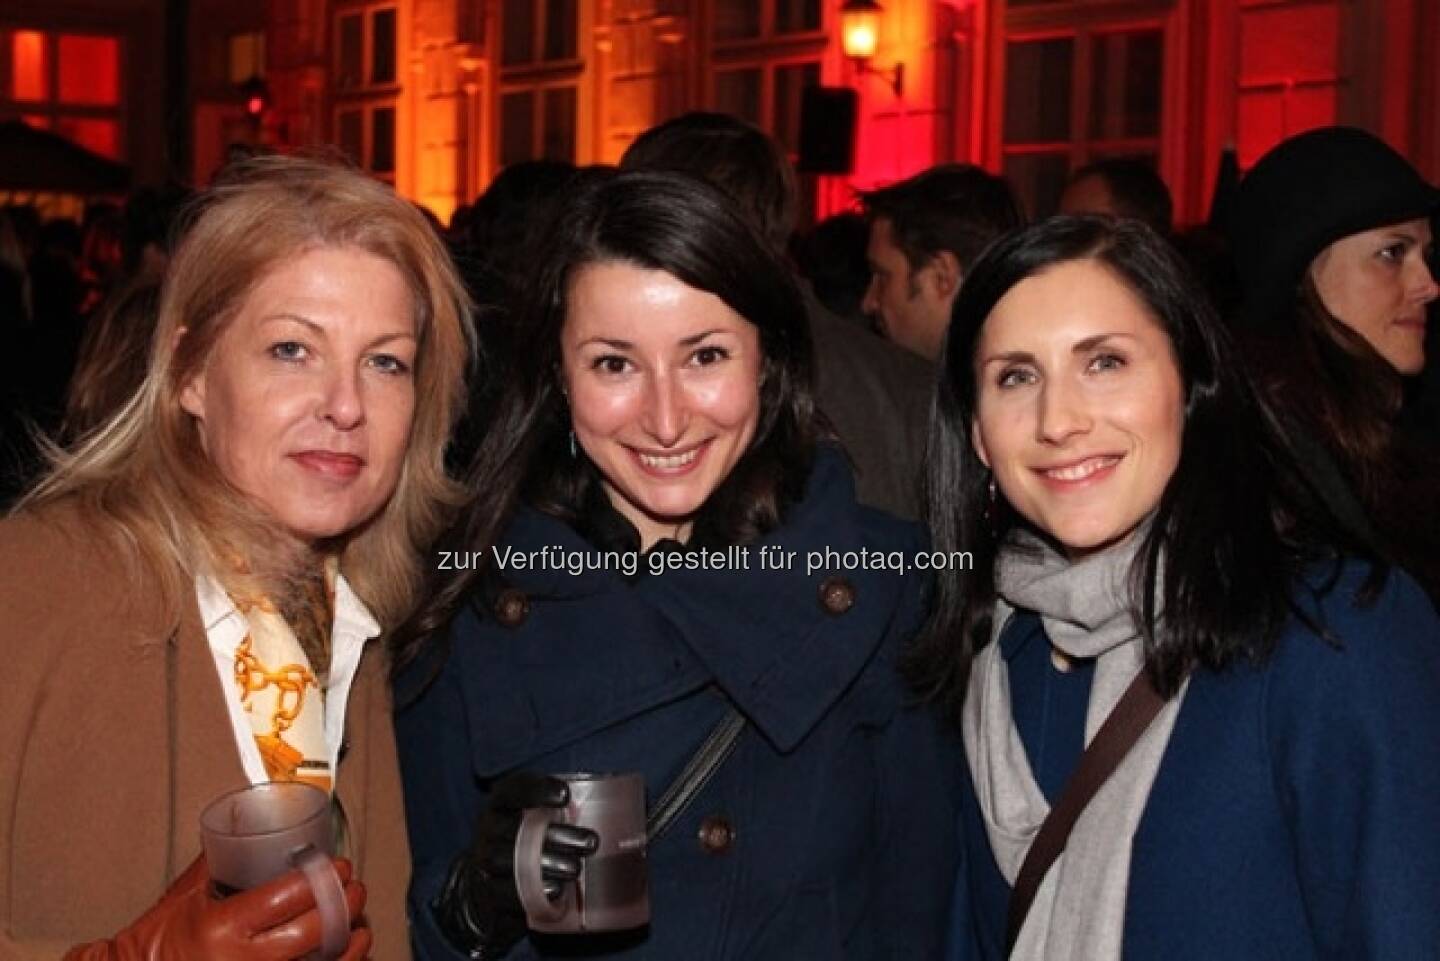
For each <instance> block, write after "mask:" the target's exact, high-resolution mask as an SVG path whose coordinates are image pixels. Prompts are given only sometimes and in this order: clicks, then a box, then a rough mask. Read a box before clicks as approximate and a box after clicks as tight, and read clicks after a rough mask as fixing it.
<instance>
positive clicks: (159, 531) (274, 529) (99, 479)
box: [17, 156, 474, 627]
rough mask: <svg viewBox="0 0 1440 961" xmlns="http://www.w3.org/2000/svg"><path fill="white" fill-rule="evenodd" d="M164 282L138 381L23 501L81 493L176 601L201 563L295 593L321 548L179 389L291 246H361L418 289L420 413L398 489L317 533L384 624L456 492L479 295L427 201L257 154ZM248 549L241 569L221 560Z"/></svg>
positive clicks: (310, 161) (192, 219) (343, 172)
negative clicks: (238, 464)
mask: <svg viewBox="0 0 1440 961" xmlns="http://www.w3.org/2000/svg"><path fill="white" fill-rule="evenodd" d="M188 219H189V223H190V226H189V229H188V230H187V231H186V233H185V235H184V239H183V240H182V241H181V243H180V245H179V247H178V249H177V250H176V252H175V256H174V259H173V260H172V262H171V265H170V268H169V270H168V272H167V275H166V278H165V281H164V285H163V287H162V289H161V293H160V305H159V315H158V318H157V321H156V330H155V336H154V338H153V340H152V342H151V351H150V362H149V366H148V369H147V372H146V374H145V378H144V380H143V382H142V383H141V385H140V387H139V389H138V390H137V391H136V392H135V393H134V394H133V395H132V396H131V397H130V399H129V400H128V401H127V402H126V403H125V404H124V405H123V406H122V407H120V409H119V410H118V411H116V412H115V413H114V414H113V415H111V416H110V417H109V418H108V419H107V420H105V421H104V422H103V423H102V424H101V425H100V426H99V427H97V428H96V429H94V430H93V431H91V432H90V433H88V434H87V435H86V436H85V437H84V438H82V439H81V440H80V441H79V442H78V443H77V445H76V446H74V447H73V448H70V449H58V448H52V449H51V450H50V451H49V454H50V460H51V467H50V471H49V473H48V474H47V475H46V476H45V477H44V478H42V479H41V481H40V482H39V483H38V484H37V485H36V487H35V488H34V489H33V490H31V492H30V493H29V494H28V495H27V496H26V497H25V498H24V499H23V500H22V501H21V503H20V505H19V507H18V508H17V510H27V509H34V508H37V507H40V506H42V505H46V504H50V503H53V502H55V501H58V500H60V499H62V498H67V497H75V498H79V499H80V500H81V501H82V502H83V503H84V504H85V505H86V506H87V507H88V508H90V509H91V511H92V512H93V513H94V514H95V515H96V516H98V517H99V518H101V521H102V527H101V529H100V530H99V531H97V533H98V534H100V536H102V537H105V538H107V539H109V540H110V541H113V542H114V543H115V544H116V545H117V546H119V547H120V548H122V549H123V550H125V551H126V552H128V553H129V554H130V555H131V557H133V558H134V559H136V560H138V561H139V562H140V564H141V565H143V568H142V569H144V570H147V571H148V572H149V573H151V574H152V575H153V576H154V577H155V578H156V579H157V580H158V582H159V586H160V588H161V589H162V591H163V596H164V598H165V601H166V602H167V604H168V605H169V606H170V609H171V610H172V612H173V611H178V609H179V608H178V605H179V604H181V603H182V602H183V599H184V598H185V597H186V596H187V595H188V594H189V592H191V591H192V590H193V578H194V576H195V574H196V573H197V572H202V571H204V572H208V573H212V574H213V575H214V576H216V577H217V578H218V579H220V580H221V581H222V583H224V584H225V586H226V587H227V588H230V589H232V590H234V589H237V588H238V589H245V590H248V589H257V588H258V589H260V590H263V591H265V592H266V593H270V594H272V596H280V597H283V596H286V595H287V594H288V593H289V592H290V590H291V587H292V585H293V584H294V582H295V581H296V580H297V579H298V578H300V577H302V576H303V575H304V574H306V573H308V572H309V571H311V570H313V566H312V565H313V562H314V554H313V551H314V549H313V548H311V547H308V546H305V545H297V544H296V542H295V539H294V538H293V537H291V536H289V535H288V534H287V533H286V532H285V531H284V530H283V529H282V528H281V527H280V526H279V525H278V524H277V522H276V521H275V520H274V519H272V518H270V517H269V516H268V515H266V514H264V513H263V512H262V511H260V510H259V509H258V507H257V506H256V505H254V504H253V503H251V502H250V501H249V499H248V498H246V497H245V496H244V495H243V494H242V493H240V492H239V491H238V490H237V489H236V488H235V487H233V486H232V485H231V484H230V483H228V482H227V481H226V479H225V478H224V477H223V476H222V475H221V473H220V471H219V470H218V469H217V468H216V467H215V465H214V464H213V463H212V462H211V461H210V459H209V458H208V457H207V456H206V455H205V451H204V448H203V446H202V444H201V440H200V436H199V431H198V429H197V426H196V424H195V422H194V419H193V418H192V417H191V416H190V415H189V414H188V413H186V412H185V411H184V410H182V409H181V407H180V401H179V397H180V393H181V390H182V389H183V387H184V385H185V384H186V383H188V382H189V381H190V380H191V379H192V378H193V377H194V376H195V375H196V374H197V373H198V372H199V371H200V370H201V369H202V368H203V367H204V366H205V364H206V363H207V362H208V361H209V359H210V357H211V355H212V354H213V352H214V351H215V349H216V345H217V344H218V343H219V342H220V340H221V337H222V335H223V334H224V332H225V330H226V329H227V328H228V326H229V324H230V323H231V322H232V321H233V320H234V318H235V317H236V315H237V314H238V313H239V312H240V309H241V307H242V305H243V304H244V302H245V300H246V298H247V297H248V296H249V294H250V292H251V291H252V290H253V289H254V287H255V286H256V284H258V283H259V282H260V280H261V279H262V278H263V277H264V276H265V275H266V274H267V273H268V272H269V271H270V270H271V268H272V267H274V266H275V265H276V264H278V263H280V262H281V261H282V260H285V259H287V258H292V257H294V256H296V255H297V254H299V253H301V252H304V251H306V250H310V249H314V248H317V247H332V246H333V247H353V248H356V249H359V250H363V251H365V252H367V253H370V254H373V255H374V256H377V257H379V258H381V259H383V260H385V261H387V262H389V263H391V264H393V265H394V266H395V267H396V268H397V269H398V270H399V272H400V274H401V276H402V277H403V278H404V279H405V282H406V285H407V287H408V288H409V290H410V292H411V294H412V296H413V300H414V316H415V326H416V333H417V336H418V338H419V349H418V353H417V356H416V362H415V368H414V369H415V415H414V420H413V422H412V424H411V428H410V438H409V446H408V448H407V451H406V454H405V460H404V463H403V465H402V467H401V472H400V479H399V482H398V484H397V486H396V489H395V492H394V494H393V495H392V496H391V498H390V499H389V501H387V502H386V504H385V506H384V507H383V508H382V509H381V511H380V512H379V513H378V514H377V515H376V516H375V517H373V518H371V519H370V520H368V521H367V522H365V523H364V524H363V525H362V526H360V527H359V528H358V529H356V530H355V531H352V532H351V533H349V534H347V535H345V536H343V537H341V538H338V539H336V541H335V542H333V543H328V544H324V545H320V547H319V549H321V550H324V551H329V552H335V553H338V554H339V556H340V563H341V569H342V571H343V572H344V574H345V576H346V578H347V579H348V580H349V581H350V582H351V584H352V586H353V587H354V589H355V591H356V593H357V594H358V595H359V596H360V597H361V598H362V599H363V600H364V601H365V603H366V604H367V605H368V606H369V608H370V609H371V612H372V613H373V614H374V615H375V616H376V618H377V619H378V620H379V621H380V623H381V624H382V625H385V626H387V627H388V626H393V625H394V624H395V623H397V622H398V621H399V620H400V619H401V618H402V617H403V616H404V615H405V613H406V612H407V611H408V609H409V608H410V606H411V604H412V603H413V601H414V596H415V592H416V589H417V587H418V585H419V583H420V580H421V573H422V572H421V569H420V568H421V563H422V560H421V558H422V552H423V551H424V550H425V549H426V548H427V547H428V545H429V543H430V541H431V540H432V539H433V538H434V537H435V536H436V535H437V534H438V533H439V531H440V530H442V529H443V527H444V526H445V524H446V523H447V521H448V520H449V517H450V514H451V512H452V510H453V508H454V506H455V505H457V504H458V503H459V502H460V500H461V494H460V491H459V490H458V488H457V486H456V485H455V484H454V483H453V482H452V481H451V480H450V479H449V478H448V477H447V476H446V474H445V469H444V463H443V455H444V449H445V445H446V443H447V440H448V438H449V436H450V431H451V427H452V425H453V423H454V421H455V418H456V416H457V414H458V412H459V410H460V407H461V404H462V403H463V399H464V380H465V371H466V368H467V365H468V362H469V359H470V356H471V353H472V351H473V343H474V334H473V329H472V324H471V319H470V305H469V300H468V298H467V296H466V294H465V291H464V287H463V286H462V285H461V283H460V280H459V278H458V276H457V275H456V273H455V269H454V267H453V266H452V264H451V262H450V258H449V256H448V254H447V253H446V250H445V247H444V245H443V244H442V242H441V240H440V238H439V237H438V236H437V235H436V234H435V232H434V231H433V230H432V229H431V227H430V225H429V224H428V223H426V221H425V219H424V217H423V216H421V214H420V212H419V211H418V210H416V209H415V207H413V206H412V205H411V204H410V203H409V202H407V201H406V200H404V199H403V198H401V197H399V196H397V195H396V194H395V192H394V191H393V190H391V189H390V188H389V187H388V186H386V185H384V184H381V183H380V182H378V181H376V180H373V179H372V178H370V177H368V176H366V175H365V174H363V173H361V172H359V171H358V170H355V169H353V168H349V167H346V166H342V165H340V164H337V163H335V162H331V161H328V160H320V159H314V158H305V157H285V156H264V157H255V158H252V159H249V160H246V161H244V162H242V163H239V164H237V165H235V166H233V167H231V168H228V169H227V170H226V173H225V176H224V177H223V178H222V179H221V180H219V181H217V183H216V184H215V185H214V186H213V187H212V188H211V189H210V190H209V191H207V192H206V193H204V194H202V195H201V196H200V197H199V198H198V199H197V202H196V204H195V206H194V207H193V208H192V210H191V211H190V212H189V214H188ZM235 556H239V557H242V558H243V559H244V561H245V564H244V565H243V566H244V568H245V572H244V573H236V572H235V571H234V568H235V566H236V565H234V564H233V563H217V562H216V561H217V559H218V558H221V557H224V558H226V559H229V558H232V557H235Z"/></svg>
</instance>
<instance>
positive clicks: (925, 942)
mask: <svg viewBox="0 0 1440 961" xmlns="http://www.w3.org/2000/svg"><path fill="white" fill-rule="evenodd" d="M762 546H769V547H770V548H771V550H770V551H769V552H767V554H768V556H769V557H770V558H771V561H772V563H771V565H770V566H769V568H767V569H764V570H762V569H760V557H761V547H762ZM918 546H919V543H918V535H917V533H916V531H915V529H914V528H913V526H912V525H909V524H906V523H904V522H901V521H898V520H896V519H894V518H893V517H891V516H889V515H886V514H882V513H880V512H878V511H874V510H871V509H869V508H864V507H860V506H858V505H857V504H856V502H855V498H854V491H853V483H852V480H851V478H850V472H849V468H848V466H847V465H846V464H845V463H844V461H843V458H842V457H841V456H840V455H839V454H838V453H836V452H835V451H833V450H828V449H824V450H822V451H821V452H820V454H819V456H818V457H817V460H816V466H815V468H814V470H813V472H812V476H811V478H810V481H809V484H808V487H807V493H806V496H805V499H804V500H803V502H801V503H800V504H797V505H795V506H794V507H793V508H792V509H791V511H790V512H789V514H788V516H787V519H786V522H785V524H784V525H783V526H782V527H781V528H780V529H779V530H778V531H776V532H774V533H773V534H772V535H771V536H769V537H767V538H765V539H764V541H762V542H761V543H760V544H755V545H750V547H749V550H748V551H746V552H744V557H745V559H746V560H747V561H748V565H749V569H744V567H743V565H742V564H741V563H740V562H739V560H738V557H739V555H736V554H735V553H733V552H732V554H731V555H730V557H729V558H728V559H727V563H725V564H724V565H723V567H722V568H721V569H711V570H683V569H682V570H667V571H664V572H663V573H658V574H643V575H642V576H640V577H639V578H637V579H634V580H633V582H632V581H627V579H626V578H625V577H623V576H621V575H620V574H619V573H617V572H615V571H588V572H584V573H579V574H574V573H570V572H564V571H553V570H551V571H542V570H527V571H517V570H511V571H508V572H507V573H506V580H507V582H508V583H509V584H510V585H511V587H512V588H513V589H518V590H520V591H523V592H524V593H525V595H526V600H527V604H523V605H522V604H516V603H515V600H516V599H515V597H514V595H511V596H510V598H509V599H508V600H509V601H510V602H511V603H510V606H509V609H508V611H507V613H508V615H509V616H506V617H504V618H501V619H503V620H505V621H507V622H508V624H509V625H510V626H505V625H502V624H501V623H499V619H497V618H496V617H495V616H492V615H491V614H490V613H488V612H486V611H484V610H480V609H478V605H477V606H472V607H471V608H469V609H467V610H465V611H464V612H463V613H462V614H461V615H460V616H459V617H458V619H457V620H456V622H455V623H454V625H453V627H452V631H451V637H450V638H449V640H450V652H449V655H448V657H447V658H446V659H445V660H444V661H443V664H442V665H440V666H439V668H438V670H439V673H438V676H436V675H435V671H436V665H435V663H434V662H431V663H429V664H427V663H425V662H420V663H418V664H416V665H414V666H412V668H411V669H410V670H409V672H408V673H407V674H406V675H405V676H404V677H402V678H401V681H400V691H399V693H398V694H397V701H398V702H400V703H401V704H402V707H401V709H400V711H399V713H398V715H397V731H398V735H399V743H400V752H401V758H402V762H401V763H402V771H403V774H404V781H405V789H406V806H407V816H408V819H409V824H410V836H411V842H412V844H413V848H414V857H415V866H414V882H413V885H412V889H411V899H410V909H411V913H412V924H413V932H414V937H415V940H416V947H417V951H418V954H419V956H420V957H423V958H429V959H437V961H438V959H449V958H461V957H463V955H461V954H460V953H458V952H456V951H454V950H453V949H452V948H450V946H449V945H448V944H447V943H446V942H445V941H444V939H443V938H442V937H441V936H440V934H439V932H438V931H437V929H436V927H435V923H434V920H433V916H432V914H431V910H430V904H431V903H432V901H433V899H434V897H435V895H436V894H437V892H438V890H439V888H440V886H441V884H442V882H443V880H444V876H445V872H446V869H447V867H448V866H449V864H450V862H451V860H452V859H453V858H454V857H455V855H456V854H457V853H458V852H459V851H460V850H462V849H463V848H464V847H465V846H467V845H468V844H469V843H470V839H471V832H472V830H473V828H474V825H475V821H476V817H477V814H478V812H479V811H480V809H481V806H482V804H483V803H484V801H485V797H486V790H487V788H488V786H489V785H490V784H491V783H492V782H493V780H494V779H495V778H497V777H498V776H500V775H502V774H504V773H506V772H508V771H511V770H514V769H518V768H525V769H532V770H538V771H547V772H560V771H571V770H589V771H597V770H598V771H639V772H642V773H643V774H644V777H645V781H646V787H647V794H648V797H649V800H650V802H651V803H654V801H655V799H656V798H657V797H658V796H659V795H660V793H661V792H663V791H664V789H665V788H666V786H667V785H668V784H669V783H670V782H671V780H672V779H673V778H674V777H675V776H676V774H677V773H678V772H679V771H680V770H681V768H682V767H683V766H684V765H685V763H686V761H687V760H688V759H689V757H690V756H691V755H692V753H693V752H694V751H695V749H696V748H697V747H698V746H699V745H700V743H701V741H703V740H704V738H705V736H706V735H707V734H708V733H709V732H710V731H711V729H712V728H713V727H714V726H715V725H716V724H717V723H718V722H719V721H720V719H721V718H722V717H723V716H724V714H725V712H726V710H727V707H728V705H727V701H726V697H728V698H729V700H730V701H731V702H733V703H734V704H735V705H737V706H738V707H739V708H740V710H741V711H742V712H743V713H744V714H745V716H746V718H747V719H748V721H749V724H748V726H747V727H746V729H745V731H744V732H743V733H742V735H741V737H740V740H739V742H738V745H737V747H736V750H735V752H734V754H732V755H731V756H730V758H729V759H728V760H727V761H726V762H725V764H724V766H723V767H722V768H721V769H720V770H719V771H718V772H717V774H716V775H715V777H714V778H713V780H712V781H711V782H710V783H709V784H708V785H707V786H706V787H705V788H704V790H703V791H702V792H701V794H700V795H699V796H698V797H697V798H696V799H695V801H694V802H693V803H692V804H691V806H690V807H689V808H688V809H687V810H686V811H685V813H684V814H683V815H682V816H681V817H680V818H679V819H678V820H677V821H676V822H675V823H674V825H673V826H672V827H671V828H670V830H669V832H668V833H667V834H665V835H664V836H663V837H662V838H660V839H659V840H658V842H656V843H655V844H653V845H652V846H651V849H650V852H649V870H650V885H651V914H652V919H651V924H650V926H649V928H648V929H645V930H642V931H640V932H637V933H636V934H635V935H633V936H631V937H630V938H628V939H621V940H620V941H618V942H604V941H601V940H599V939H595V940H593V941H590V942H586V941H585V940H584V939H583V937H582V938H581V939H578V940H577V939H573V938H572V939H569V943H568V944H564V945H563V949H564V950H565V951H569V952H574V951H576V950H580V951H581V952H582V953H583V951H585V950H588V949H591V948H593V949H594V950H595V952H596V953H598V955H599V956H606V957H612V956H613V957H626V958H666V959H670V958H681V957H684V958H687V959H721V958H737V959H739V958H744V959H747V961H759V959H767V958H774V959H785V961H804V959H817V961H819V959H825V961H834V959H845V958H865V959H870V958H895V959H901V958H903V959H906V961H909V959H914V958H929V957H936V956H937V955H938V953H939V951H940V946H941V943H942V940H943V931H944V915H945V911H946V906H947V904H948V899H949V897H950V887H951V884H952V883H953V880H954V878H955V877H956V873H955V872H956V867H957V859H958V854H959V851H960V849H961V848H960V844H959V837H958V830H957V827H958V787H957V779H958V778H959V776H960V770H959V757H960V752H959V748H958V741H957V739H955V738H954V737H953V735H950V734H947V733H945V731H944V728H943V726H942V725H941V724H940V723H939V722H938V720H937V719H936V718H935V717H933V716H932V714H931V713H930V712H929V711H926V710H923V709H920V708H917V707H915V706H913V705H912V704H910V703H909V702H908V700H907V698H906V695H905V692H904V689H903V687H902V684H901V681H900V678H899V677H898V675H897V671H896V660H897V655H898V654H899V652H900V650H901V648H902V645H903V644H904V643H905V641H906V640H907V639H908V637H909V636H910V635H911V633H912V632H913V630H914V629H915V627H916V625H917V624H918V621H919V618H920V616H921V602H920V595H921V593H922V583H923V581H922V578H921V577H920V576H919V575H917V574H916V573H914V572H913V571H911V572H906V571H903V570H901V569H900V566H901V564H902V562H903V564H904V565H908V564H909V563H910V562H911V560H912V559H913V556H914V551H915V550H916V549H917V548H918ZM505 547H509V548H511V549H513V550H518V551H525V552H534V551H540V550H542V549H544V548H549V547H559V548H563V549H566V550H579V551H586V550H593V548H592V547H590V545H589V544H587V543H586V542H585V541H584V540H582V539H581V538H580V537H579V535H578V534H577V533H576V532H575V531H574V530H573V529H571V528H570V527H569V526H567V525H565V524H562V523H560V522H558V521H556V520H554V519H552V518H549V517H546V516H543V515H541V514H539V513H536V512H534V511H529V510H525V511H522V512H521V513H520V514H519V515H518V516H517V518H516V519H515V520H514V522H513V523H512V524H511V525H510V528H509V531H508V533H507V535H506V537H505V538H504V539H503V544H502V547H501V548H500V549H501V550H502V551H503V550H504V548H505ZM775 548H778V549H779V550H780V551H784V552H793V553H786V554H779V555H777V553H776V551H775V550H774V549H775ZM827 548H828V549H829V550H830V551H832V552H834V554H833V555H832V556H831V557H829V558H826V559H827V560H830V561H831V563H828V564H822V565H821V566H820V567H819V568H817V569H812V570H808V571H807V556H806V555H807V552H809V551H822V552H823V551H825V550H826V549H827ZM847 552H849V553H850V554H851V556H850V557H849V558H848V559H847V558H846V557H845V555H846V554H847ZM860 552H868V553H863V554H862V553H860ZM881 552H884V556H881ZM777 556H778V557H779V558H782V559H784V560H788V561H789V564H788V566H785V565H779V564H776V563H775V560H776V558H777ZM644 560H645V559H644V558H642V567H643V566H644ZM810 560H812V561H813V560H814V559H813V558H810ZM852 561H853V562H855V563H851V562H852ZM859 564H865V567H864V568H862V567H860V566H857V565H859ZM770 568H778V569H770ZM847 568H854V569H847ZM866 568H868V569H866ZM427 677H431V678H433V683H431V684H429V686H428V687H424V689H423V693H420V694H419V695H418V698H417V697H415V695H414V692H415V690H417V689H418V688H419V687H420V686H421V683H422V682H423V681H424V680H425V679H426V678H427ZM722 690H723V691H724V694H725V696H722V695H721V694H720V693H719V692H720V691H722ZM407 700H408V701H409V703H408V704H406V701H407ZM552 947H556V946H555V945H546V944H544V943H542V942H541V941H539V940H538V939H532V940H527V941H523V942H521V944H520V945H518V946H517V947H516V949H515V951H514V952H513V954H512V956H513V957H517V958H532V957H544V956H547V955H548V954H549V952H550V950H551V948H552Z"/></svg>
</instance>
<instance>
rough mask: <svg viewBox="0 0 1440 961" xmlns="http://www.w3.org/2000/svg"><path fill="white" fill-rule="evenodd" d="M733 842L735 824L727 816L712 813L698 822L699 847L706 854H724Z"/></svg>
mask: <svg viewBox="0 0 1440 961" xmlns="http://www.w3.org/2000/svg"><path fill="white" fill-rule="evenodd" d="M734 843H735V826H734V825H733V824H731V823H730V821H729V819H728V818H725V817H721V816H720V815H718V814H712V815H710V816H709V817H707V818H705V820H703V821H701V822H700V848H701V850H703V851H704V852H705V853H706V854H724V853H725V852H726V851H729V850H730V848H731V846H732V845H734Z"/></svg>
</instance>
